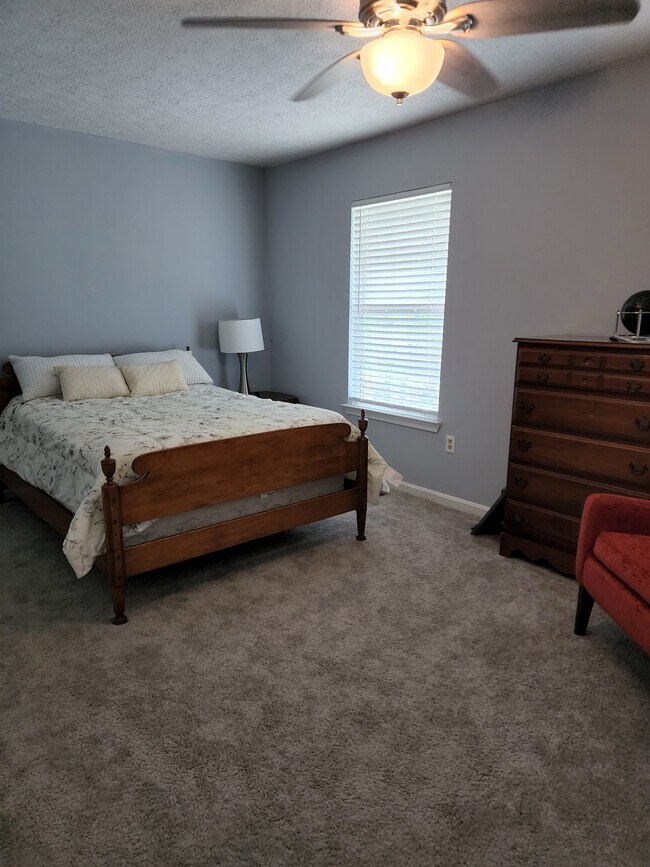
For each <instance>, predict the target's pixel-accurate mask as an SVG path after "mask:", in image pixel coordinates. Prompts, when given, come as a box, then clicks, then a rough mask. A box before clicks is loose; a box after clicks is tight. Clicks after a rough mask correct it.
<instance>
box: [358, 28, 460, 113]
mask: <svg viewBox="0 0 650 867" xmlns="http://www.w3.org/2000/svg"><path fill="white" fill-rule="evenodd" d="M444 58H445V49H444V48H443V47H442V45H440V44H439V43H438V42H436V41H435V40H431V39H426V38H425V37H424V36H423V35H422V33H421V32H420V31H419V30H417V29H416V28H403V27H395V28H391V29H390V30H388V31H387V32H386V33H385V34H384V35H383V36H381V37H380V38H379V39H373V41H372V42H368V43H366V45H364V46H363V48H362V49H361V69H362V70H363V74H364V76H365V79H366V81H367V82H368V84H369V85H370V87H372V88H373V90H376V91H377V92H378V93H383V94H384V95H385V96H395V95H396V94H399V100H398V102H401V101H402V99H403V98H404V97H405V96H413V95H414V94H416V93H421V92H422V91H423V90H426V89H427V87H431V85H432V84H433V82H434V81H435V80H436V78H437V77H438V75H439V73H440V69H441V67H442V62H443V60H444ZM395 98H396V99H397V96H395Z"/></svg>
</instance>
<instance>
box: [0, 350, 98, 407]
mask: <svg viewBox="0 0 650 867" xmlns="http://www.w3.org/2000/svg"><path fill="white" fill-rule="evenodd" d="M9 361H10V362H11V364H12V367H13V369H14V373H15V374H16V376H17V377H18V382H19V383H20V388H21V391H22V393H23V399H24V400H34V398H36V397H54V396H56V395H60V394H61V383H60V382H59V378H58V377H57V376H56V375H55V373H54V368H55V367H113V366H114V365H113V359H112V358H111V356H110V355H108V354H107V355H55V356H53V357H52V358H42V357H41V356H40V355H10V356H9Z"/></svg>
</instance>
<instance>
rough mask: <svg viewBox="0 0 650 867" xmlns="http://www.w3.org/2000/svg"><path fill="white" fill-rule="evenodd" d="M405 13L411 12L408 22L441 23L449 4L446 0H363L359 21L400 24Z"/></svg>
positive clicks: (373, 23)
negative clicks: (398, 10)
mask: <svg viewBox="0 0 650 867" xmlns="http://www.w3.org/2000/svg"><path fill="white" fill-rule="evenodd" d="M398 8H399V9H400V10H401V12H400V13H398V12H397V9H398ZM403 13H407V14H409V13H410V14H411V18H410V19H409V20H408V21H407V22H406V23H411V22H413V23H414V24H423V23H427V24H440V22H441V21H442V19H443V18H444V17H445V15H446V14H447V6H446V4H445V2H444V0H365V2H364V0H361V6H360V8H359V21H360V22H361V23H362V24H364V25H365V26H366V27H381V25H383V24H387V23H389V22H390V23H395V24H398V23H400V20H402V21H403V18H402V14H403Z"/></svg>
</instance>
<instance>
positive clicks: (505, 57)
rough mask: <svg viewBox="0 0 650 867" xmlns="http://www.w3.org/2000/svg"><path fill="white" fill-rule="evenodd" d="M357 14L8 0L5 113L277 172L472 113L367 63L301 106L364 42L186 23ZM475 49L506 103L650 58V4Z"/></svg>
mask: <svg viewBox="0 0 650 867" xmlns="http://www.w3.org/2000/svg"><path fill="white" fill-rule="evenodd" d="M535 2H539V3H542V4H543V2H544V0H531V3H535ZM567 4H571V0H567ZM448 5H449V8H450V9H451V8H454V7H455V6H457V5H460V4H459V3H458V2H455V0H452V2H450V3H449V4H448ZM357 11H358V3H357V2H356V0H330V2H327V0H268V2H262V0H0V117H4V118H11V119H14V120H21V121H27V122H31V123H39V124H44V125H46V126H53V127H61V128H64V129H70V130H77V131H80V132H87V133H94V134H95V135H101V136H109V137H111V138H117V139H124V140H126V141H132V142H139V143H142V144H148V145H155V146H158V147H163V148H169V149H172V150H178V151H185V152H188V153H193V154H200V155H202V156H209V157H217V158H221V159H227V160H235V161H237V162H244V163H252V164H255V165H268V164H273V163H278V162H283V161H286V160H290V159H295V158H297V157H301V156H305V155H307V154H310V153H314V152H316V151H321V150H326V149H328V148H331V147H335V146H337V145H341V144H346V143H349V142H353V141H358V140H359V139H363V138H367V137H368V136H372V135H377V134H379V133H382V132H385V131H388V130H392V129H396V128H398V127H403V126H409V125H411V124H413V123H418V122H420V121H423V120H426V119H428V118H434V117H438V116H440V115H443V114H449V113H451V112H455V111H459V110H462V109H463V108H467V107H469V106H471V105H472V101H471V100H470V99H468V98H467V97H464V96H461V95H460V94H457V93H455V92H454V91H451V90H449V89H448V88H446V87H445V86H444V85H442V84H435V85H434V86H433V87H432V88H431V89H430V90H428V91H426V92H425V93H423V94H420V95H418V96H416V97H413V98H412V99H410V100H407V101H406V103H405V104H404V105H403V106H402V107H401V108H398V107H397V106H396V105H395V104H394V103H393V101H392V100H390V99H387V98H386V97H383V96H380V95H379V94H377V93H375V92H374V91H372V90H371V89H370V88H369V87H368V86H367V85H366V84H365V82H364V81H363V78H362V74H361V70H360V69H358V68H355V69H354V70H352V72H351V75H350V79H349V82H348V84H347V86H345V85H344V86H341V85H338V86H337V87H335V88H334V89H333V90H331V91H330V92H328V93H327V94H324V95H322V96H319V97H317V98H315V99H313V100H311V101H309V102H303V103H293V102H291V101H290V96H291V95H292V94H293V93H295V92H296V91H297V90H299V89H300V87H301V86H302V85H304V84H305V83H306V82H307V81H308V80H309V79H310V78H312V76H313V75H314V74H315V73H316V72H318V71H319V70H320V69H322V68H323V67H325V66H327V65H328V64H330V63H332V61H334V60H335V59H336V58H337V57H340V56H342V55H343V54H345V53H347V52H348V51H350V50H352V48H353V47H355V46H356V45H359V42H358V41H357V40H352V39H344V38H342V37H341V36H339V35H338V34H337V33H334V32H331V33H330V32H325V33H315V32H286V31H281V32H278V31H275V32H273V33H270V32H264V31H259V30H257V31H254V30H251V31H245V30H230V31H221V32H217V31H210V30H205V31H199V30H189V29H183V28H181V26H180V19H181V18H182V17H184V16H185V15H211V14H213V15H242V16H243V15H257V16H265V15H276V16H285V17H292V16H293V17H304V18H309V17H323V18H350V19H351V20H352V19H356V16H357ZM465 45H466V46H467V47H469V48H470V49H471V50H472V51H473V52H474V53H475V54H476V55H477V56H478V57H479V58H480V59H481V60H482V61H483V62H484V63H485V64H486V65H487V66H488V67H489V68H490V70H491V71H492V72H493V73H494V74H495V75H496V77H497V78H498V79H499V81H500V83H501V89H500V91H499V92H498V94H497V97H499V96H506V95H510V94H512V93H517V92H519V91H522V90H527V89H529V88H531V87H534V86H536V85H538V84H543V83H546V82H552V81H558V80H560V79H563V78H568V77H570V76H573V75H577V74H580V73H582V72H586V71H590V70H593V69H597V68H599V67H602V66H605V65H608V64H610V63H614V62H617V61H619V60H623V59H625V58H627V57H633V56H635V55H640V54H645V53H647V52H649V51H650V0H645V2H644V7H643V8H642V10H641V12H640V13H639V16H638V17H637V19H636V20H635V21H634V22H632V23H631V24H627V25H622V26H618V27H606V28H602V27H601V28H592V29H590V30H581V31H576V30H573V31H564V32H562V33H555V34H544V35H538V36H512V37H503V38H500V39H490V40H471V41H466V42H465Z"/></svg>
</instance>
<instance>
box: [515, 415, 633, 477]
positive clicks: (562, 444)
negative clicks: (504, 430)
mask: <svg viewBox="0 0 650 867" xmlns="http://www.w3.org/2000/svg"><path fill="white" fill-rule="evenodd" d="M510 460H511V461H516V462H518V463H532V464H538V465H541V466H545V467H549V468H550V469H555V470H560V471H565V472H568V473H578V474H579V475H580V474H584V475H587V476H596V477H599V476H600V477H603V478H606V479H613V480H614V481H615V482H617V481H622V482H624V483H625V485H626V486H627V485H630V486H633V487H638V488H640V489H642V490H643V489H645V490H650V448H644V447H643V446H641V445H638V446H636V445H621V444H619V443H605V442H599V441H598V440H590V439H585V438H584V437H575V436H567V435H565V434H556V433H547V432H542V431H537V430H532V429H531V428H523V427H513V429H512V434H511V439H510Z"/></svg>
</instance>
